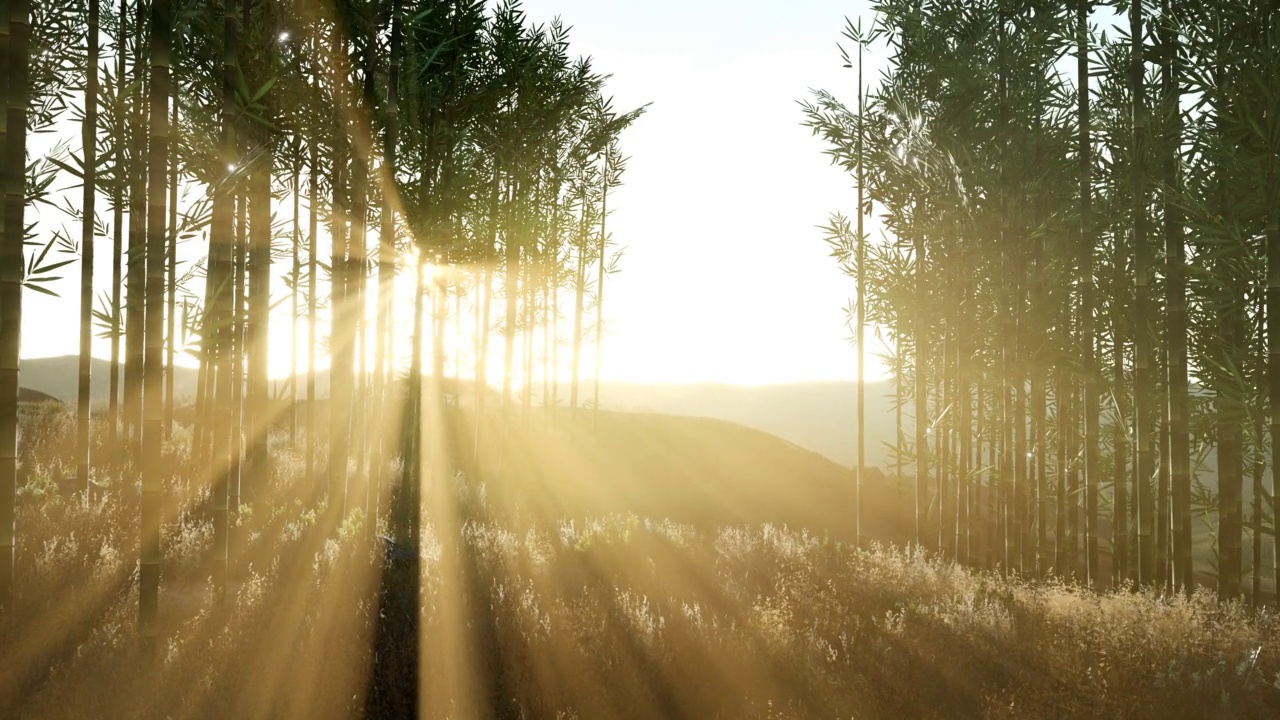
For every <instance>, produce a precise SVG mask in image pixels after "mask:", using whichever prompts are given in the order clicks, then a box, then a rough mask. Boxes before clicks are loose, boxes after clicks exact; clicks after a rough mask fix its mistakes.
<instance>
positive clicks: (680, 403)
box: [600, 381, 913, 467]
mask: <svg viewBox="0 0 1280 720" xmlns="http://www.w3.org/2000/svg"><path fill="white" fill-rule="evenodd" d="M857 387H858V386H857V383H852V382H817V383H792V384H786V385H766V386H760V387H742V386H733V385H717V384H691V385H641V384H634V383H602V384H601V386H600V406H601V407H602V408H604V409H613V410H623V411H628V412H652V413H661V414H667V415H689V416H694V417H708V418H716V419H719V420H728V421H729V422H734V423H738V424H740V425H745V426H747V427H750V428H755V429H757V430H762V431H764V432H767V433H769V434H771V435H776V436H778V437H780V438H783V439H785V440H789V441H790V442H793V443H795V444H796V445H799V446H800V447H803V448H806V449H809V450H812V451H814V452H817V453H821V454H822V455H824V456H826V457H828V458H830V459H831V460H834V461H835V462H837V463H839V464H841V465H844V466H846V467H852V466H853V465H854V464H855V463H856V461H857V422H856V418H857V415H856V413H857V404H856V403H857ZM865 413H866V421H867V438H866V452H867V464H868V465H878V466H880V467H885V466H886V465H887V464H888V461H889V458H890V454H889V453H888V452H887V451H886V446H888V445H892V444H893V442H894V432H895V431H894V423H895V419H894V412H893V386H892V384H891V383H889V382H887V381H881V382H872V383H867V392H866V408H865ZM904 423H905V425H906V426H905V427H904V430H905V431H906V432H908V433H911V432H913V430H912V429H911V424H910V423H911V418H910V413H906V414H905V416H904Z"/></svg>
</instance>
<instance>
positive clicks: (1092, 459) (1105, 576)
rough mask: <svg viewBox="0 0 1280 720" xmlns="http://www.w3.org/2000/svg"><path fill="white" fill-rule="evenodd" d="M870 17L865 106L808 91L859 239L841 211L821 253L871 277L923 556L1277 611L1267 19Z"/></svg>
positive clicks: (905, 12)
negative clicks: (852, 203)
mask: <svg viewBox="0 0 1280 720" xmlns="http://www.w3.org/2000/svg"><path fill="white" fill-rule="evenodd" d="M875 11H876V13H877V22H876V25H875V27H874V28H873V29H872V30H870V31H863V30H862V29H861V28H860V27H855V26H852V25H851V26H850V27H849V28H848V30H847V31H846V36H847V38H848V39H849V40H850V41H852V42H853V43H855V44H857V46H858V52H859V56H858V57H859V60H860V58H861V53H862V52H863V49H864V48H865V47H866V46H868V45H876V46H877V47H882V48H886V49H887V53H888V55H889V63H888V69H887V70H885V71H884V73H883V74H882V76H881V77H880V78H879V82H878V85H877V86H876V87H875V88H874V89H873V90H872V91H871V92H869V93H868V94H867V96H866V98H865V100H864V99H863V98H862V97H861V93H862V89H861V86H862V83H861V80H860V81H859V105H858V107H856V108H850V107H847V106H846V105H844V104H842V103H841V102H840V101H839V100H837V99H836V96H835V95H833V94H831V93H829V92H824V91H819V92H816V93H815V94H814V96H813V97H812V98H811V99H810V100H809V101H808V102H804V103H802V105H803V110H804V113H805V122H806V124H807V125H808V126H809V127H810V128H812V130H813V131H814V133H815V134H817V135H819V136H820V137H821V138H823V140H824V142H826V143H827V146H828V153H829V154H830V156H831V157H832V159H833V161H834V162H836V163H837V164H839V165H840V166H842V167H843V168H845V169H847V170H848V171H849V172H850V174H852V175H855V176H856V177H857V178H858V192H859V195H858V197H859V201H858V203H857V204H858V205H859V206H860V207H859V210H860V212H859V213H858V216H857V227H856V228H855V227H851V223H850V220H849V218H847V217H845V216H843V215H835V216H833V217H832V219H831V222H830V223H829V224H828V225H827V226H826V228H825V232H826V236H827V238H826V239H827V241H828V242H829V243H830V244H831V245H832V247H833V250H834V255H835V256H836V257H837V259H838V260H839V262H840V263H841V266H842V268H843V269H844V271H845V272H846V273H848V274H849V275H851V276H856V277H858V278H860V280H859V295H858V301H857V306H856V307H857V312H858V314H859V319H858V321H857V324H858V327H859V331H858V335H859V336H860V338H861V336H862V335H864V334H866V331H867V327H866V326H865V325H863V324H862V320H861V314H862V313H863V312H865V317H866V320H867V322H868V323H869V324H874V325H875V326H876V327H878V328H879V332H880V333H881V334H882V335H883V338H884V341H885V342H884V346H885V348H887V349H886V350H885V352H886V357H885V361H886V362H885V364H886V367H888V368H889V370H890V371H891V373H892V386H893V387H894V388H895V397H896V399H897V402H898V404H899V408H900V409H899V411H898V417H899V432H898V440H897V442H896V447H894V448H891V449H890V454H891V455H892V456H893V457H894V458H896V460H895V461H894V463H893V465H894V468H895V469H894V474H895V475H896V477H897V478H898V481H899V483H906V482H909V481H910V480H911V479H912V478H913V476H914V483H915V484H914V497H915V527H914V532H915V534H916V538H917V540H918V541H919V542H920V543H922V544H925V545H926V546H928V547H931V548H933V549H935V550H938V551H940V552H942V553H945V554H948V555H951V556H953V557H955V558H956V559H958V560H959V561H961V562H965V563H971V564H974V565H977V566H986V567H1000V568H1003V569H1005V570H1007V571H1013V572H1020V573H1024V574H1028V575H1033V576H1045V575H1048V574H1053V575H1056V576H1059V577H1067V578H1075V579H1077V580H1079V581H1082V582H1086V583H1089V584H1092V585H1094V586H1103V585H1110V584H1113V583H1114V584H1124V583H1129V582H1132V583H1136V584H1138V585H1140V586H1156V587H1164V588H1168V589H1178V590H1183V591H1187V592H1190V591H1191V590H1192V588H1193V587H1195V586H1197V585H1210V586H1213V585H1214V584H1216V589H1217V592H1218V593H1219V594H1220V595H1221V597H1223V598H1236V597H1239V596H1241V595H1242V594H1243V593H1247V594H1248V595H1249V597H1252V598H1253V599H1254V601H1255V602H1256V601H1258V600H1259V599H1260V598H1262V597H1265V595H1266V594H1268V593H1269V592H1271V590H1270V588H1274V582H1275V578H1276V576H1277V575H1278V574H1280V573H1278V572H1277V568H1276V565H1275V558H1276V557H1277V554H1276V552H1275V549H1276V548H1275V542H1276V532H1275V527H1276V525H1275V518H1276V517H1277V514H1278V513H1277V494H1276V491H1275V490H1276V488H1277V482H1276V480H1277V477H1278V476H1280V465H1278V464H1277V463H1275V462H1273V461H1272V457H1273V456H1272V452H1273V447H1274V443H1275V441H1276V439H1277V433H1280V321H1277V319H1276V318H1277V317H1280V177H1278V175H1277V173H1278V172H1280V3H1276V2H1272V1H1270V0H1258V1H1244V0H1237V1H1230V0H1229V1H1226V2H1213V3H1191V2H1185V0H1131V1H1129V2H1123V3H1115V4H1110V5H1107V4H1101V3H1093V2H1088V1H1087V0H1081V1H1080V2H1071V3H1065V4H1062V3H1046V2H1035V1H1022V2H1020V1H1017V0H984V1H981V2H950V1H943V2H924V3H921V2H912V1H910V0H903V1H899V0H886V1H884V2H879V3H877V4H876V5H875ZM852 57H853V56H852V55H851V54H850V53H847V52H846V66H847V67H852V65H853V63H851V62H850V58H852ZM859 67H860V65H859ZM864 193H865V194H864ZM873 213H874V214H876V215H878V219H879V221H880V224H881V225H882V227H883V229H884V231H885V236H886V238H887V239H886V240H885V241H884V242H873V241H871V240H870V238H869V237H868V234H867V233H866V232H865V231H864V230H863V215H864V214H867V215H870V214H873ZM864 282H865V287H864V286H863V283H864ZM863 344H864V343H863V341H862V340H861V339H860V340H859V345H860V347H862V345H863ZM904 413H905V414H906V416H907V420H906V422H905V424H904V421H903V419H902V418H903V414H904ZM912 418H914V424H913V422H912ZM910 494H911V491H910V490H908V491H907V496H908V497H909V496H910Z"/></svg>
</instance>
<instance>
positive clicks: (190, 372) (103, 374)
mask: <svg viewBox="0 0 1280 720" xmlns="http://www.w3.org/2000/svg"><path fill="white" fill-rule="evenodd" d="M90 372H92V373H93V382H92V384H91V385H90V391H89V397H90V401H91V402H92V403H93V405H94V406H95V407H96V406H98V405H105V404H106V402H107V395H108V393H109V391H110V385H109V378H110V376H111V375H110V373H111V362H110V361H108V360H102V359H100V358H94V359H93V362H92V364H91V367H90ZM120 372H121V382H124V376H123V372H124V367H123V365H122V366H121V370H120ZM79 373H80V358H79V357H77V356H75V355H62V356H59V357H44V358H24V359H23V360H21V361H20V362H19V363H18V378H19V383H20V384H21V385H22V387H23V388H27V389H30V390H33V391H36V392H40V393H43V394H45V395H49V396H50V397H52V398H56V399H58V400H61V401H62V402H65V403H74V402H76V395H77V393H78V392H79V390H78V388H79V385H78V382H79ZM198 377H199V373H198V371H197V370H196V369H195V368H189V367H183V366H181V365H179V366H178V367H177V368H175V370H174V375H173V392H174V394H175V395H176V396H177V397H178V399H179V400H180V401H181V400H189V399H191V398H194V397H195V394H196V382H197V378H198ZM285 382H286V381H284V380H273V381H272V385H273V388H272V390H273V394H274V393H275V392H278V391H279V389H278V388H277V387H275V386H277V385H283V384H284V383H285ZM298 382H299V384H298V392H299V394H305V393H306V384H305V383H306V377H305V376H302V377H299V378H298ZM316 393H317V394H318V395H319V396H320V397H327V396H328V394H329V373H328V372H327V371H326V372H318V373H316Z"/></svg>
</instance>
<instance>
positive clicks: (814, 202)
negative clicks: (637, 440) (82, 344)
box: [22, 0, 881, 384]
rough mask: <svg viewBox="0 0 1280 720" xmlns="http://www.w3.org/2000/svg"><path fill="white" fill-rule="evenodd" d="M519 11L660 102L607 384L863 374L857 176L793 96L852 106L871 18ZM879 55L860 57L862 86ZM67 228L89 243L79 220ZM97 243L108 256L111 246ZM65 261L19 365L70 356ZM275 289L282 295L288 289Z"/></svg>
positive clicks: (623, 240)
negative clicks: (854, 301)
mask: <svg viewBox="0 0 1280 720" xmlns="http://www.w3.org/2000/svg"><path fill="white" fill-rule="evenodd" d="M524 5H525V10H526V12H527V13H528V15H529V17H530V19H531V20H533V21H535V22H548V21H550V20H551V19H553V18H554V17H556V16H560V17H561V18H563V19H564V20H565V21H566V23H567V24H569V25H570V26H571V27H572V28H573V29H572V32H571V33H570V41H571V48H572V49H573V50H574V51H576V52H577V53H578V54H583V55H590V56H592V57H593V58H594V62H595V66H596V68H597V69H598V70H600V71H603V72H608V73H611V74H612V75H613V78H612V79H611V80H610V82H609V85H608V91H609V93H610V94H612V95H613V96H614V99H615V107H616V108H617V109H619V110H625V109H630V108H632V107H635V106H637V105H641V104H643V103H645V102H652V103H653V105H652V107H651V108H650V109H649V111H648V113H647V114H646V115H645V116H644V117H643V118H641V119H640V121H638V122H637V123H636V125H635V126H633V127H632V128H631V129H630V130H628V131H627V133H626V134H625V135H624V136H623V142H622V145H623V151H624V153H626V154H627V155H629V156H630V158H631V159H630V162H629V164H628V168H627V174H626V176H625V177H624V179H623V180H624V186H623V187H622V188H620V189H619V190H618V191H616V193H614V194H613V195H611V198H610V209H611V211H612V212H611V216H610V220H609V223H610V226H609V227H610V231H611V233H612V235H613V238H614V240H615V241H616V242H617V243H619V244H620V245H624V246H626V248H627V250H626V255H625V257H624V259H623V262H622V264H621V273H620V274H618V275H615V276H612V277H611V278H610V279H609V280H608V281H607V283H606V286H605V316H606V317H605V322H606V327H607V337H606V339H605V343H604V348H603V359H602V368H601V375H602V377H604V378H605V379H610V380H627V381H633V382H696V381H714V382H724V383H734V384H768V383H779V382H794V381H810V380H831V379H852V378H853V377H854V372H855V370H854V367H855V365H854V362H855V358H854V354H853V351H852V347H851V345H850V343H849V341H848V335H849V333H848V330H847V328H846V326H845V319H844V311H843V307H844V306H845V304H846V302H847V301H848V299H849V298H850V297H851V296H852V294H853V286H852V282H851V281H850V280H849V279H847V278H845V277H844V276H843V275H841V274H840V272H839V270H838V268H837V266H836V263H835V261H834V260H833V259H832V258H830V257H828V250H827V247H826V245H825V244H824V243H823V242H822V237H821V232H820V231H819V230H818V229H817V227H816V226H817V225H819V224H821V223H824V222H825V221H826V219H827V215H828V214H829V213H830V212H832V211H843V212H845V213H846V214H851V213H852V210H853V207H854V204H855V203H854V198H853V191H852V181H851V179H850V178H848V177H847V176H845V175H844V174H843V173H841V172H840V171H838V170H837V169H835V168H833V167H831V166H830V165H829V163H828V160H827V158H826V157H825V156H824V155H823V154H822V150H823V149H824V147H823V144H822V142H821V141H820V140H818V139H816V138H813V137H812V136H811V135H810V134H809V131H808V130H807V129H805V128H804V127H802V126H801V120H802V116H801V113H800V110H799V107H798V105H797V104H796V101H797V100H800V99H806V98H808V97H809V88H826V89H829V90H832V91H833V92H836V93H837V95H839V96H841V97H845V98H847V99H848V100H849V102H850V103H852V102H853V98H854V97H855V93H856V76H855V74H854V72H853V71H852V70H848V69H844V68H842V67H841V60H840V55H839V52H838V50H837V43H838V42H841V41H842V38H841V35H840V33H841V30H842V28H843V26H844V18H845V17H846V16H849V17H854V18H856V17H858V16H859V14H861V15H862V16H863V17H864V23H863V24H864V26H868V25H869V24H870V19H871V16H870V13H869V12H868V11H867V9H866V2H863V1H858V2H844V3H835V2H829V1H820V0H793V1H791V2H785V3H783V2H765V1H762V0H755V1H750V2H744V1H742V0H734V1H730V0H680V1H677V0H649V1H648V2H644V3H636V2H620V1H618V0H613V1H604V0H526V2H525V4H524ZM877 61H878V58H875V57H872V56H868V58H867V68H866V70H865V71H864V72H865V77H866V79H867V82H868V83H869V82H871V81H872V80H873V79H874V78H876V76H877V74H878V71H879V64H878V63H877ZM99 203H100V208H101V207H102V205H103V201H102V200H99ZM103 211H105V210H100V212H103ZM42 212H46V213H47V212H48V211H42ZM281 212H284V209H283V208H282V209H281ZM59 222H60V221H59ZM68 229H70V230H71V231H72V232H73V233H75V236H76V237H78V233H79V229H78V227H75V226H68ZM98 247H99V250H98V253H99V257H100V258H104V259H105V256H106V255H107V254H109V252H110V239H109V238H107V239H100V240H99V245H98ZM196 251H197V248H195V247H192V248H189V249H187V250H184V255H185V254H186V253H187V252H191V253H194V252H196ZM201 251H202V250H201ZM99 267H100V269H99V271H98V273H97V276H96V277H97V280H96V282H97V283H98V287H99V288H106V287H109V285H108V284H109V282H110V275H109V271H108V270H107V269H106V264H105V262H104V263H103V264H101V265H100V266H99ZM67 270H69V271H70V272H69V273H68V279H67V280H65V281H64V282H63V283H61V284H60V286H59V287H58V290H59V291H60V292H61V293H62V295H63V299H62V300H52V299H48V298H45V297H43V296H39V295H37V294H36V293H31V292H28V293H26V294H25V299H26V300H25V301H26V303H27V304H26V311H25V320H26V322H24V327H23V348H22V350H23V356H24V357H40V356H48V355H63V354H72V353H75V352H77V345H76V342H77V341H76V334H75V332H74V330H73V328H74V327H75V325H76V322H77V307H78V302H77V301H76V298H77V297H78V294H79V292H78V289H77V285H76V284H75V279H76V277H77V276H78V275H79V271H78V269H76V268H67ZM274 287H275V289H276V290H277V291H278V292H283V285H282V284H281V283H278V282H277V283H275V284H274ZM95 304H96V303H95ZM402 312H403V314H404V315H407V314H408V312H409V309H408V308H407V307H406V308H405V310H404V311H402ZM276 318H279V320H281V321H283V322H285V323H287V321H288V317H287V315H278V316H274V317H273V320H275V319H276ZM275 337H279V338H281V339H282V340H285V341H286V343H282V345H284V347H280V346H279V345H277V344H275V343H273V346H272V350H271V352H272V355H273V362H272V366H273V368H275V369H277V370H280V369H283V370H285V371H287V364H288V363H287V359H286V360H285V362H284V364H283V368H282V366H281V364H280V363H278V362H275V361H276V360H277V359H278V358H280V357H281V355H282V354H287V352H288V347H287V340H288V334H287V330H285V331H284V332H281V333H279V334H276V335H275ZM871 349H872V348H871V347H870V346H869V350H871ZM95 354H96V355H99V356H103V357H105V356H107V354H108V346H107V345H106V344H105V343H102V344H100V345H96V346H95ZM870 354H871V353H870V352H868V355H870ZM588 357H590V355H588ZM868 363H869V364H868V375H869V376H870V377H874V376H876V375H879V374H881V373H880V371H879V368H878V367H877V366H876V364H875V362H874V359H872V358H870V357H869V358H868ZM584 364H585V365H586V366H587V368H588V369H587V373H586V374H588V375H589V374H590V362H586V363H584Z"/></svg>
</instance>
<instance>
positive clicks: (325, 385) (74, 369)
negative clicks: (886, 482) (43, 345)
mask: <svg viewBox="0 0 1280 720" xmlns="http://www.w3.org/2000/svg"><path fill="white" fill-rule="evenodd" d="M109 370H110V363H109V362H108V361H106V360H101V359H97V358H95V359H94V361H93V367H92V372H93V385H92V392H91V398H92V401H93V403H94V405H95V406H98V405H103V404H105V403H106V402H107V391H108V384H107V378H108V377H109ZM19 371H20V376H19V377H20V378H21V380H20V381H21V384H22V387H24V388H29V389H30V390H33V391H36V392H39V393H44V394H45V395H49V396H51V397H53V398H57V399H58V400H61V401H63V402H66V403H74V402H75V401H76V392H77V390H76V388H77V384H76V383H77V373H78V372H79V358H77V357H76V356H74V355H64V356H61V357H49V358H27V359H24V360H22V362H21V363H20V366H19ZM196 379H197V372H196V370H195V369H193V368H188V367H181V366H179V367H178V368H177V369H176V372H175V375H174V392H175V393H176V394H177V396H178V398H180V399H190V398H193V397H195V390H196ZM286 382H287V381H286V380H274V381H272V385H273V395H274V394H279V393H280V392H281V386H283V385H284V384H285V383H286ZM298 390H299V394H300V395H301V394H304V393H305V392H306V390H305V378H304V377H299V388H298ZM316 393H317V395H318V396H319V397H321V398H324V397H328V395H329V374H328V372H327V371H322V372H318V373H317V374H316ZM560 394H561V397H564V396H566V395H567V394H568V393H567V391H566V389H565V387H564V385H561V392H560ZM892 394H893V386H892V385H891V384H890V383H888V382H883V381H882V382H874V383H868V384H867V394H866V418H867V464H868V465H878V466H881V467H884V466H885V465H886V464H887V462H888V460H889V454H888V453H887V452H886V450H885V447H886V445H892V443H893V440H894V413H893V397H892ZM600 395H601V398H600V404H601V407H602V408H603V409H606V410H620V411H625V412H641V413H658V414H663V415H684V416H690V417H706V418H713V419H717V420H727V421H729V422H733V423H737V424H740V425H745V426H746V427H749V428H754V429H756V430H761V431H764V432H766V433H769V434H771V435H776V436H778V437H780V438H782V439H784V440H788V441H790V442H792V443H795V444H796V445H798V446H800V447H803V448H805V449H808V450H811V451H813V452H817V453H820V454H822V455H823V456H825V457H827V458H829V459H831V460H833V461H835V462H836V463H839V464H840V465H844V466H846V467H852V466H853V465H854V463H855V462H856V459H857V457H856V453H857V446H856V442H857V435H856V431H857V424H856V422H855V412H856V405H855V403H856V400H857V384H856V383H852V382H818V383H792V384H786V385H766V386H760V387H743V386H734V385H719V384H710V383H702V384H687V385H679V384H665V385H646V384H638V383H619V382H605V383H601V385H600ZM904 422H905V423H906V427H905V428H904V430H905V431H906V432H908V433H910V432H912V430H911V426H910V423H911V418H910V413H906V415H905V417H904Z"/></svg>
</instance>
